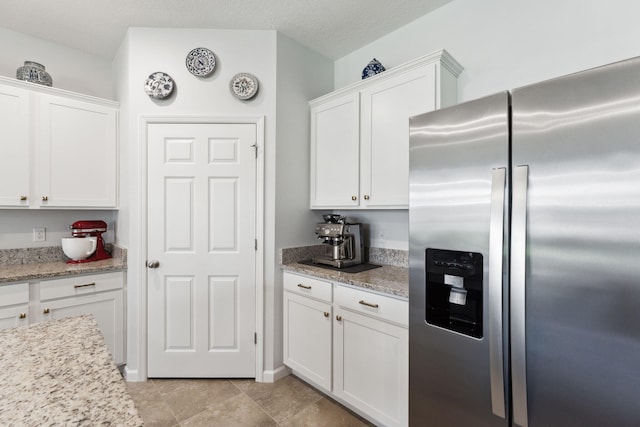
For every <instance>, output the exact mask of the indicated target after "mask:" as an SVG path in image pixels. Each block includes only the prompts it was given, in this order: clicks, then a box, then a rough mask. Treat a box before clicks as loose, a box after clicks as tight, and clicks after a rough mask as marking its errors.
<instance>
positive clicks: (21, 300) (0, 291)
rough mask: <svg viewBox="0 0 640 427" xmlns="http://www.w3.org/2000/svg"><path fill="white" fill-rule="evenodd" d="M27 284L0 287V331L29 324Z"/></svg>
mask: <svg viewBox="0 0 640 427" xmlns="http://www.w3.org/2000/svg"><path fill="white" fill-rule="evenodd" d="M28 314H29V284H28V283H12V284H10V285H4V286H0V329H7V328H14V327H16V326H23V325H27V324H29V315H28Z"/></svg>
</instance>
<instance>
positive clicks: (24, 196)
mask: <svg viewBox="0 0 640 427" xmlns="http://www.w3.org/2000/svg"><path fill="white" fill-rule="evenodd" d="M28 117H29V91H27V90H26V89H22V88H17V87H12V86H4V85H0V206H15V207H19V206H25V207H26V206H28V205H29V200H28V197H29V188H30V174H29V171H30V152H31V150H30V145H29V144H30V137H29V120H28Z"/></svg>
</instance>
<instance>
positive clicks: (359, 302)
mask: <svg viewBox="0 0 640 427" xmlns="http://www.w3.org/2000/svg"><path fill="white" fill-rule="evenodd" d="M358 304H362V305H366V306H367V307H373V308H378V307H379V306H378V304H371V303H370V302H366V301H365V300H362V299H361V300H360V301H358Z"/></svg>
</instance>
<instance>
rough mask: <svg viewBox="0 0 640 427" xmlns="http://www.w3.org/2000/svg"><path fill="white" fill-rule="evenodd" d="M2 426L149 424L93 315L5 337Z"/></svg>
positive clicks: (0, 362) (0, 350)
mask: <svg viewBox="0 0 640 427" xmlns="http://www.w3.org/2000/svg"><path fill="white" fill-rule="evenodd" d="M0 342H2V346H0V383H1V384H2V387H1V388H0V425H7V426H9V425H20V426H42V425H65V426H67V425H74V426H75V425H86V426H95V425H111V426H141V425H142V424H143V422H142V419H141V418H140V416H139V414H138V411H137V409H136V408H135V405H134V402H133V400H132V398H131V396H130V395H129V394H128V392H127V390H126V386H125V382H124V380H123V379H122V377H121V376H120V373H119V372H118V370H117V368H116V366H115V365H114V363H113V360H112V358H111V354H110V353H109V351H108V350H107V348H106V346H105V342H104V339H103V337H102V334H101V333H100V330H99V329H98V325H97V323H96V321H95V319H94V318H93V316H91V315H83V316H78V317H68V318H64V319H59V320H53V321H49V322H43V323H37V324H34V325H30V326H21V327H17V328H11V329H5V330H1V331H0Z"/></svg>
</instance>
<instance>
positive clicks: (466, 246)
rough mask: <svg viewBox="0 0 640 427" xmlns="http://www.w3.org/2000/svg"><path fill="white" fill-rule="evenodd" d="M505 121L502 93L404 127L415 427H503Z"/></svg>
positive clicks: (412, 421)
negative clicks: (406, 129) (407, 140)
mask: <svg viewBox="0 0 640 427" xmlns="http://www.w3.org/2000/svg"><path fill="white" fill-rule="evenodd" d="M508 112H509V94H508V93H507V92H503V93H499V94H496V95H493V96H490V97H486V98H483V99H479V100H475V101H471V102H467V103H464V104H460V105H457V106H454V107H451V108H447V109H443V110H438V111H435V112H431V113H427V114H423V115H420V116H416V117H412V118H411V119H410V126H411V131H410V210H409V228H410V233H409V235H410V238H409V246H410V253H409V258H410V261H409V263H410V265H409V268H410V273H409V274H410V278H409V281H410V285H409V370H410V379H409V418H410V424H411V425H414V426H421V425H427V424H429V425H433V426H451V427H455V426H465V427H466V426H477V427H480V426H505V425H508V419H509V414H508V404H505V402H506V400H505V396H506V395H508V390H506V384H508V378H507V376H506V367H505V361H507V360H508V358H506V357H504V356H505V350H504V349H506V348H507V345H506V344H507V343H506V342H503V338H504V337H505V336H504V331H503V325H502V319H503V317H504V316H505V315H506V314H505V313H503V308H502V307H503V292H504V291H505V290H506V289H505V287H504V283H506V281H504V280H503V275H504V274H506V273H507V269H506V266H507V262H506V251H504V249H503V248H504V247H505V244H506V236H508V233H506V229H505V228H506V227H507V226H508V220H506V218H508V211H507V202H508V197H506V195H507V194H508V176H509V175H508V173H507V171H506V166H507V163H508V158H509V115H508ZM490 242H491V244H490ZM492 253H493V255H491V254H492ZM490 283H491V286H490ZM505 297H506V295H505ZM491 306H493V310H491V309H490V307H491ZM505 326H506V325H505Z"/></svg>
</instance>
